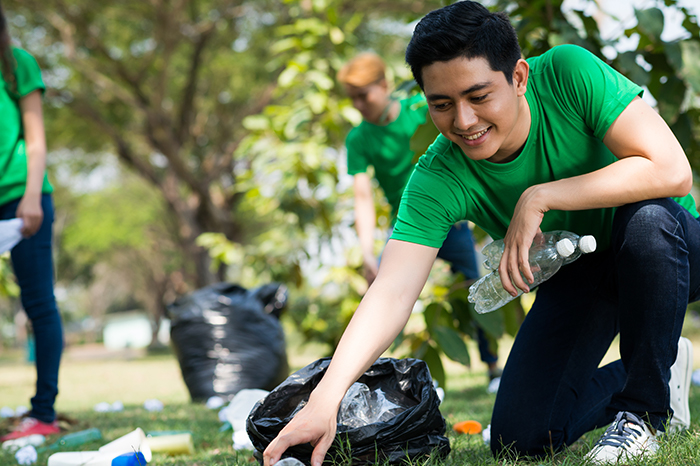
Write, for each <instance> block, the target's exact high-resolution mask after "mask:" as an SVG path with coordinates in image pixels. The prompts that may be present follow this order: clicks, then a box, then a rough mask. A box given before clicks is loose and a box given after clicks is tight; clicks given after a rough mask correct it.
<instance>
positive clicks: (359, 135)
mask: <svg viewBox="0 0 700 466" xmlns="http://www.w3.org/2000/svg"><path fill="white" fill-rule="evenodd" d="M400 103H401V111H400V112H399V116H398V117H396V119H395V120H394V121H392V122H391V123H389V124H387V125H384V126H378V125H375V124H372V123H369V122H368V121H363V122H362V123H360V125H359V126H357V127H355V128H353V129H352V130H351V131H350V133H349V134H348V137H347V139H346V140H345V146H346V147H347V149H348V173H349V174H350V175H356V174H358V173H365V172H366V171H367V167H369V166H370V165H372V166H373V167H374V176H375V178H377V181H378V182H379V186H380V187H381V188H382V190H383V191H384V195H385V196H386V199H387V201H388V202H389V205H390V206H391V213H392V217H396V213H397V212H398V209H399V203H400V202H401V194H402V193H403V188H404V187H405V186H406V183H407V182H408V178H409V177H410V176H411V171H412V170H413V166H414V163H413V156H414V154H413V151H412V150H411V148H410V140H411V136H413V133H415V132H416V129H417V128H418V127H419V126H420V125H422V124H423V123H425V114H426V113H427V111H428V106H427V104H426V102H425V98H424V97H423V95H422V94H416V95H414V96H411V97H409V98H407V99H404V100H401V101H400Z"/></svg>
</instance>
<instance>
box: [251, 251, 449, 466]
mask: <svg viewBox="0 0 700 466" xmlns="http://www.w3.org/2000/svg"><path fill="white" fill-rule="evenodd" d="M437 251H438V250H437V249H436V248H431V247H428V246H421V245H418V244H413V243H407V242H404V241H396V240H390V241H389V242H388V243H387V246H386V248H385V249H384V253H383V254H382V263H381V266H380V267H379V273H378V275H377V279H376V280H375V281H374V283H372V285H371V286H370V288H369V290H368V291H367V293H366V294H365V296H364V298H363V299H362V301H361V302H360V305H359V306H358V307H357V310H356V311H355V315H354V316H353V318H352V320H351V321H350V324H349V325H348V328H347V329H346V330H345V333H343V337H342V338H341V340H340V343H339V344H338V348H337V349H336V351H335V354H334V355H333V359H332V361H331V364H330V366H329V367H328V370H327V371H326V374H325V375H324V376H323V379H322V380H321V381H320V382H319V384H318V386H317V387H316V388H315V389H314V391H313V392H312V393H311V395H310V397H309V402H308V403H307V404H306V406H304V408H303V409H302V410H300V411H299V412H298V413H297V414H296V416H295V417H294V418H293V419H292V421H291V422H290V423H289V424H288V425H287V426H286V427H285V428H284V429H282V431H281V432H280V434H279V435H278V436H277V438H275V439H274V440H273V441H272V442H271V443H270V445H269V446H268V447H267V448H266V449H265V452H264V453H263V459H264V463H265V466H271V465H273V464H274V463H276V462H277V461H278V460H279V459H280V457H281V456H282V454H283V453H284V451H285V450H286V449H287V448H289V447H290V446H293V445H299V444H302V443H307V442H310V443H311V444H312V445H314V452H313V455H312V457H311V464H312V466H321V464H322V463H323V459H324V457H325V456H326V452H327V451H328V448H329V447H330V445H331V443H332V442H333V439H334V437H335V431H336V422H337V415H338V408H339V406H340V402H341V401H342V399H343V396H345V393H346V392H347V390H348V388H349V387H350V386H351V385H352V384H353V383H354V382H355V381H356V380H357V379H358V378H360V376H361V375H362V374H363V373H364V372H365V371H366V370H367V369H368V368H369V367H370V366H371V365H372V364H373V363H374V362H375V361H376V360H377V358H378V357H379V356H381V354H382V353H383V352H384V351H385V350H386V349H387V348H388V347H389V345H391V343H392V342H393V341H394V339H395V338H396V336H397V335H398V334H399V332H400V331H401V329H403V327H404V326H405V325H406V322H407V321H408V317H409V316H410V314H411V310H412V309H413V305H414V303H415V302H416V299H418V295H419V294H420V292H421V290H422V289H423V286H424V285H425V282H426V280H427V279H428V274H429V273H430V269H431V267H432V265H433V262H434V261H435V256H436V255H437Z"/></svg>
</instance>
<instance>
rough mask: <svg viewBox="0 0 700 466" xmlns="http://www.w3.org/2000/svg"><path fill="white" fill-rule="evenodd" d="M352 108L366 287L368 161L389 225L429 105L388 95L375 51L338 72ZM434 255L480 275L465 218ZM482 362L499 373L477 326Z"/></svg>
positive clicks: (370, 249) (370, 261)
mask: <svg viewBox="0 0 700 466" xmlns="http://www.w3.org/2000/svg"><path fill="white" fill-rule="evenodd" d="M338 81H340V83H341V84H342V85H343V87H344V88H345V91H346V92H347V94H348V96H349V97H350V98H351V99H352V104H353V106H354V107H355V108H356V109H357V110H359V111H360V113H361V114H362V118H363V121H362V123H360V125H359V126H357V127H355V128H353V129H352V130H351V131H350V133H349V134H348V137H347V139H346V141H345V145H346V147H347V161H348V173H349V174H350V175H353V178H354V185H353V188H354V194H355V229H356V230H357V236H358V237H359V239H360V247H361V249H362V259H363V268H364V274H365V278H366V279H367V283H368V284H369V285H371V284H372V282H373V281H374V279H375V278H376V276H377V270H378V267H379V262H378V260H377V257H376V256H375V255H374V232H375V229H376V227H377V222H376V216H375V205H374V197H373V195H372V180H371V179H370V177H369V175H368V174H367V169H368V167H369V166H370V165H371V166H373V167H374V177H375V178H376V180H377V182H378V183H379V186H380V187H381V188H382V191H384V195H385V196H386V199H387V201H388V202H389V205H390V206H391V214H392V225H393V223H394V220H395V219H396V214H397V212H398V209H399V202H400V201H401V194H402V193H403V190H404V188H405V187H406V183H407V182H408V178H409V177H410V176H411V172H412V171H413V167H414V165H415V163H414V161H413V158H414V155H415V154H414V153H413V151H412V150H411V144H410V141H411V137H412V136H413V134H414V133H415V132H416V130H417V129H418V127H419V126H420V125H422V124H424V123H425V117H426V113H427V111H428V106H427V104H426V102H425V98H424V97H423V96H422V95H421V94H416V95H413V96H410V97H408V98H405V99H402V100H396V99H394V98H393V97H392V94H391V89H390V86H389V83H388V82H387V79H386V65H385V64H384V61H383V60H382V59H381V58H380V57H379V55H377V54H374V53H371V52H365V53H361V54H359V55H357V56H356V57H354V58H353V59H352V60H350V61H348V62H347V63H346V64H345V65H343V67H342V68H341V69H340V71H339V72H338ZM437 257H439V258H440V259H443V260H445V261H447V262H448V263H449V264H450V267H451V269H452V273H462V275H464V278H465V279H466V280H470V281H473V280H476V279H477V278H479V269H478V266H477V263H476V252H475V250H474V239H473V237H472V233H471V230H470V229H469V226H468V225H467V222H461V223H458V224H456V225H453V226H452V227H451V228H450V230H449V232H448V234H447V237H446V238H445V241H444V242H443V244H442V246H441V247H440V250H439V251H438V253H437ZM477 332H478V345H479V353H480V356H481V360H482V361H483V362H484V363H485V364H486V365H487V366H488V373H489V378H490V379H491V380H493V379H494V378H496V377H499V376H500V375H501V371H500V369H499V368H498V366H497V362H498V355H496V354H493V353H492V352H491V351H490V349H489V341H488V339H487V337H486V334H485V333H484V331H483V330H482V329H481V328H477Z"/></svg>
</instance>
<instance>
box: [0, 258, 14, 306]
mask: <svg viewBox="0 0 700 466" xmlns="http://www.w3.org/2000/svg"><path fill="white" fill-rule="evenodd" d="M0 296H4V297H17V296H19V287H18V286H17V282H15V281H14V276H13V275H12V265H11V264H10V254H9V253H4V254H0Z"/></svg>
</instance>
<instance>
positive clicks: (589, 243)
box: [578, 235, 597, 254]
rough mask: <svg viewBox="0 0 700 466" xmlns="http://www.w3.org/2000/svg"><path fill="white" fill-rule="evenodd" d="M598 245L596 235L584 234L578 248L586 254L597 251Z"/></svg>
mask: <svg viewBox="0 0 700 466" xmlns="http://www.w3.org/2000/svg"><path fill="white" fill-rule="evenodd" d="M596 246H597V243H596V241H595V237H594V236H592V235H586V236H582V237H581V239H579V240H578V248H579V249H580V250H581V252H582V253H584V254H588V253H589V252H593V251H595V248H596Z"/></svg>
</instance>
